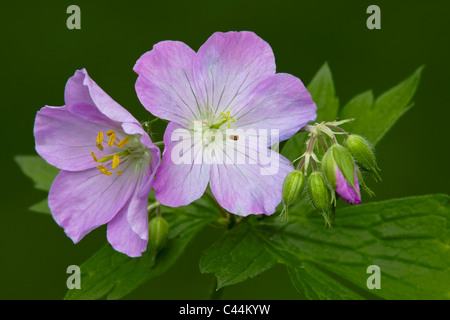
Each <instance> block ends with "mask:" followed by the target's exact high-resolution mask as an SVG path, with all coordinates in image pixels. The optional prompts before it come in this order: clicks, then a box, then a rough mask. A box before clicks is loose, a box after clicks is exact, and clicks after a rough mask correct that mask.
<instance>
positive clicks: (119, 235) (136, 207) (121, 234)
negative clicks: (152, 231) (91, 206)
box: [107, 197, 148, 257]
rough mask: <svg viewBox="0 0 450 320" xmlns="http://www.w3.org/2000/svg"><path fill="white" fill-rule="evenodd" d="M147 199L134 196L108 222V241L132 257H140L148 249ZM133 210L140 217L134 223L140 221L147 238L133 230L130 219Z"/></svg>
mask: <svg viewBox="0 0 450 320" xmlns="http://www.w3.org/2000/svg"><path fill="white" fill-rule="evenodd" d="M147 201H148V200H147V198H140V197H132V198H131V199H130V200H129V201H128V203H127V204H126V205H125V206H124V207H123V208H122V210H120V211H119V213H117V215H116V216H115V217H114V218H113V219H112V220H111V221H110V222H109V223H108V229H107V237H108V241H109V243H110V244H111V245H112V246H113V248H114V249H115V250H117V251H119V252H122V253H125V254H126V255H128V256H130V257H140V256H141V255H142V252H144V251H145V250H146V249H147V241H148V215H147ZM131 212H133V215H134V216H135V217H139V220H136V221H134V222H133V223H139V225H141V226H142V228H143V229H145V231H146V234H147V237H146V238H144V239H143V238H142V237H141V236H139V235H138V234H137V233H136V232H135V231H134V230H133V228H132V224H131V223H130V222H129V221H128V217H129V216H130V214H131Z"/></svg>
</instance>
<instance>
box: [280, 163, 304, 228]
mask: <svg viewBox="0 0 450 320" xmlns="http://www.w3.org/2000/svg"><path fill="white" fill-rule="evenodd" d="M304 185H305V176H304V175H303V173H302V172H301V171H298V170H295V171H292V172H289V173H288V175H287V176H286V178H285V179H284V182H283V189H282V191H281V197H282V199H283V205H284V207H283V210H282V211H281V214H280V220H282V221H287V218H288V208H289V207H291V206H293V205H294V204H295V203H296V202H297V201H298V199H300V195H301V194H302V191H303V186H304Z"/></svg>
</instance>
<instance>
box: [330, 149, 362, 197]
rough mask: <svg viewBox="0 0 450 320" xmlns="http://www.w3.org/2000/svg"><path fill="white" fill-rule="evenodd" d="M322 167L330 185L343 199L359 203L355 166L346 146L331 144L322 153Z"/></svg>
mask: <svg viewBox="0 0 450 320" xmlns="http://www.w3.org/2000/svg"><path fill="white" fill-rule="evenodd" d="M322 169H323V172H324V174H325V177H326V179H327V181H328V183H329V184H330V186H331V187H332V188H333V190H336V192H337V193H338V194H339V195H340V196H341V198H342V199H343V200H344V201H346V202H348V203H352V204H360V203H361V194H360V191H359V184H358V177H357V172H356V166H355V164H354V162H353V158H352V155H351V154H350V152H349V151H348V150H347V149H346V148H344V147H343V146H341V145H338V144H335V145H333V146H331V147H330V149H328V150H327V152H326V153H325V154H324V155H323V158H322Z"/></svg>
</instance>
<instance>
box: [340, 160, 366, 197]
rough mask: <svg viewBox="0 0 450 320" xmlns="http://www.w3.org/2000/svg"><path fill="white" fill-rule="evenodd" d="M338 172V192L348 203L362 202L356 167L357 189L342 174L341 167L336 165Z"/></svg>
mask: <svg viewBox="0 0 450 320" xmlns="http://www.w3.org/2000/svg"><path fill="white" fill-rule="evenodd" d="M335 172H336V192H337V193H338V194H339V196H340V197H341V198H342V199H343V200H344V201H345V202H348V203H351V204H361V192H360V190H359V182H358V174H357V172H356V169H355V188H356V191H358V192H356V191H355V189H353V187H352V186H351V185H350V184H349V183H348V182H347V180H345V178H344V176H343V175H342V172H341V170H339V167H338V166H336V167H335Z"/></svg>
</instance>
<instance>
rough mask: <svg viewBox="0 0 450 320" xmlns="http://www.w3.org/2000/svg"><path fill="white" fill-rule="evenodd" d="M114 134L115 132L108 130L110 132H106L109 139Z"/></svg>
mask: <svg viewBox="0 0 450 320" xmlns="http://www.w3.org/2000/svg"><path fill="white" fill-rule="evenodd" d="M113 133H114V130H108V132H106V135H107V136H108V137H109V136H110V135H112V134H113Z"/></svg>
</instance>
